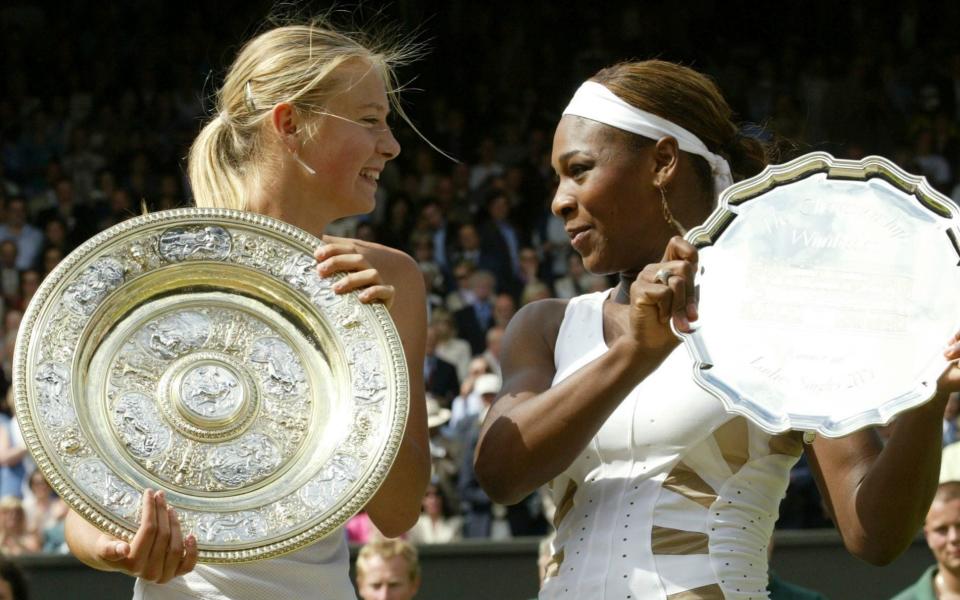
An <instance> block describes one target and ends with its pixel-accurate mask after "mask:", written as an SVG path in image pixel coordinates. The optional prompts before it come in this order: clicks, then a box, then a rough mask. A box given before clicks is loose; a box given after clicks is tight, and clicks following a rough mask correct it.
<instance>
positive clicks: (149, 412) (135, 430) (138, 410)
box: [112, 392, 171, 458]
mask: <svg viewBox="0 0 960 600" xmlns="http://www.w3.org/2000/svg"><path fill="white" fill-rule="evenodd" d="M112 412H113V423H114V427H115V428H116V431H117V433H118V434H119V435H120V438H121V439H122V440H123V442H124V444H125V446H126V448H127V450H128V451H129V452H130V453H131V454H133V455H134V456H136V457H138V458H153V457H155V456H159V455H160V454H161V453H163V451H164V450H166V449H167V447H168V446H169V445H170V435H171V434H170V430H169V429H168V428H167V426H166V424H165V423H164V422H163V421H162V420H161V418H160V414H159V412H158V411H157V407H156V405H155V404H154V403H153V398H151V397H150V396H147V395H146V394H141V393H138V392H128V393H126V394H123V395H122V396H120V399H119V400H118V401H117V403H116V404H115V405H114V407H113V411H112Z"/></svg>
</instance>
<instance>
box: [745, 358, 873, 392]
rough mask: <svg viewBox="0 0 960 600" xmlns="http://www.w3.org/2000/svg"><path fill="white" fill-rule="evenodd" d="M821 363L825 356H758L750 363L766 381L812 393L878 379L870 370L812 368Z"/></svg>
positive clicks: (857, 385)
mask: <svg viewBox="0 0 960 600" xmlns="http://www.w3.org/2000/svg"><path fill="white" fill-rule="evenodd" d="M835 362H837V361H835ZM822 363H823V359H822V357H804V356H793V357H791V360H789V361H784V360H782V359H780V360H772V359H770V358H769V357H767V356H756V357H754V358H752V359H750V360H748V361H747V364H748V365H749V366H750V367H751V368H753V369H754V370H755V371H756V372H758V373H760V374H761V375H763V376H764V377H765V378H766V379H767V380H769V381H771V382H774V383H776V384H778V385H782V386H789V387H790V388H791V389H794V388H797V389H803V390H804V391H805V392H808V393H811V394H824V393H832V392H841V391H844V390H849V389H853V388H856V387H859V386H862V385H865V384H867V383H869V382H870V381H873V380H875V379H877V377H878V374H877V373H876V372H875V371H874V370H872V369H870V368H868V367H863V368H860V369H857V370H849V369H841V370H838V371H836V372H834V371H831V370H829V369H823V368H811V367H812V366H813V365H822Z"/></svg>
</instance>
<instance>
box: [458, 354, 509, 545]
mask: <svg viewBox="0 0 960 600" xmlns="http://www.w3.org/2000/svg"><path fill="white" fill-rule="evenodd" d="M473 387H474V389H473V392H474V393H475V394H476V395H477V397H478V398H480V401H481V408H480V412H479V414H477V415H476V418H474V419H472V420H471V422H469V423H468V428H467V429H466V432H465V435H464V437H463V439H464V451H463V463H462V464H461V465H460V481H459V483H458V485H457V491H458V492H459V493H460V502H461V504H462V506H463V511H462V512H463V535H464V537H467V538H488V537H491V534H492V532H493V525H494V518H495V516H496V517H502V516H505V515H506V511H503V510H502V509H503V507H500V509H501V511H502V514H497V515H495V514H494V505H493V502H491V501H490V496H488V495H487V493H486V492H485V491H484V490H483V488H481V487H480V482H479V481H477V476H476V473H475V472H474V470H473V453H474V450H475V449H476V447H477V440H478V439H479V436H480V425H481V423H483V419H484V417H486V415H487V411H488V410H489V409H490V405H491V404H493V401H494V399H495V398H496V397H497V393H499V392H500V377H499V376H498V375H493V374H489V373H488V374H484V375H480V376H479V377H477V380H476V383H475V384H474V386H473Z"/></svg>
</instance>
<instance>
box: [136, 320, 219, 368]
mask: <svg viewBox="0 0 960 600" xmlns="http://www.w3.org/2000/svg"><path fill="white" fill-rule="evenodd" d="M209 336H210V320H209V319H208V318H207V316H206V315H204V314H203V313H201V312H199V311H193V310H190V311H183V312H177V313H173V314H171V315H167V316H165V317H162V318H160V319H157V320H155V321H151V322H150V323H147V324H146V325H145V326H144V327H143V329H142V330H140V332H139V334H138V336H137V337H138V340H139V342H140V346H141V347H142V348H143V349H144V350H146V351H147V352H149V353H150V354H151V355H153V356H155V357H157V358H163V359H172V358H177V357H178V356H181V355H183V354H186V353H187V352H191V351H193V350H198V349H200V348H201V347H202V346H203V344H204V343H206V341H207V339H208V338H209Z"/></svg>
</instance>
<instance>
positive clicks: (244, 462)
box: [207, 433, 281, 488]
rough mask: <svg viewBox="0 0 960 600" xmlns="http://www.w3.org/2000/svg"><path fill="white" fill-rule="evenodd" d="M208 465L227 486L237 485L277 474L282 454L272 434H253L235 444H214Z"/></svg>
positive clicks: (234, 486)
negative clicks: (275, 472)
mask: <svg viewBox="0 0 960 600" xmlns="http://www.w3.org/2000/svg"><path fill="white" fill-rule="evenodd" d="M207 464H208V466H209V468H210V471H211V473H212V474H213V477H214V478H216V480H217V481H218V482H220V483H221V484H223V486H224V487H226V488H237V487H243V486H246V485H251V484H254V483H256V482H258V481H260V480H262V479H264V478H265V477H268V476H269V475H271V474H273V472H274V471H275V470H276V468H277V467H278V466H280V464H281V457H280V450H279V448H277V446H276V444H275V443H274V441H273V440H272V439H271V438H270V437H268V436H266V435H263V434H260V433H251V434H249V435H245V436H243V437H242V438H240V439H239V440H238V441H237V442H235V443H232V444H227V445H223V446H216V447H214V448H213V450H212V451H211V452H210V455H209V458H208V459H207Z"/></svg>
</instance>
